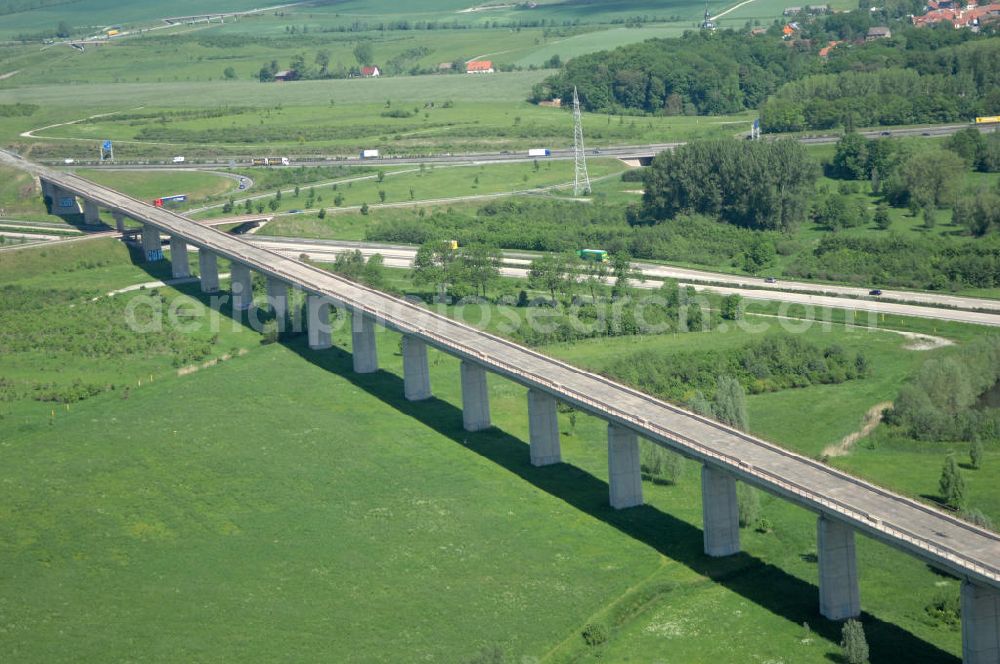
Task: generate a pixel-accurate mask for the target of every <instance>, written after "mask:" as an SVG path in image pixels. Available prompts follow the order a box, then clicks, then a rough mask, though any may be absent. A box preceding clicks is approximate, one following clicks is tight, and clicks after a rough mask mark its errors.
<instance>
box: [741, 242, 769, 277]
mask: <svg viewBox="0 0 1000 664" xmlns="http://www.w3.org/2000/svg"><path fill="white" fill-rule="evenodd" d="M776 255H777V253H776V252H775V250H774V243H773V242H771V241H770V240H769V239H767V238H766V237H764V236H763V235H761V234H759V233H755V234H754V235H753V238H752V239H751V241H750V243H749V245H748V246H747V248H746V250H745V251H744V252H743V269H744V270H746V271H747V272H749V273H750V274H757V273H758V272H760V271H761V270H763V269H764V268H766V267H769V266H770V265H771V264H773V263H774V259H775V257H776Z"/></svg>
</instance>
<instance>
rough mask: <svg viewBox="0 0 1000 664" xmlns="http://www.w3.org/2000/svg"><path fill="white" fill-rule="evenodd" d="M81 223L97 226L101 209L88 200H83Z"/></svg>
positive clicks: (99, 221)
mask: <svg viewBox="0 0 1000 664" xmlns="http://www.w3.org/2000/svg"><path fill="white" fill-rule="evenodd" d="M83 223H85V224H87V225H88V226H97V225H98V224H100V223H101V209H100V208H99V207H98V206H97V203H95V202H94V201H92V200H90V199H87V198H85V199H83Z"/></svg>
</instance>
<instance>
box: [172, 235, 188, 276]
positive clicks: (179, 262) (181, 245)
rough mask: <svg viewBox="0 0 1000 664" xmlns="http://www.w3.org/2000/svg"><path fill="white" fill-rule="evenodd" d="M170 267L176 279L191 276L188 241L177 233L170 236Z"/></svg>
mask: <svg viewBox="0 0 1000 664" xmlns="http://www.w3.org/2000/svg"><path fill="white" fill-rule="evenodd" d="M170 269H171V272H172V273H173V275H174V279H185V278H187V277H190V276H191V266H190V265H189V264H188V246H187V242H185V241H184V240H182V239H181V238H179V237H177V236H176V235H172V236H171V237H170Z"/></svg>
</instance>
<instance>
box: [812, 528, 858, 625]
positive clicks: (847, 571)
mask: <svg viewBox="0 0 1000 664" xmlns="http://www.w3.org/2000/svg"><path fill="white" fill-rule="evenodd" d="M816 529H817V544H816V550H817V552H818V555H819V612H820V613H821V614H823V615H824V616H826V617H827V618H829V619H830V620H846V619H847V618H854V617H856V616H858V615H860V614H861V593H860V591H859V590H858V563H857V556H856V554H855V552H854V529H853V528H851V527H850V526H848V525H846V524H843V523H840V522H839V521H834V520H832V519H829V518H827V517H825V516H820V517H819V520H818V522H817V526H816Z"/></svg>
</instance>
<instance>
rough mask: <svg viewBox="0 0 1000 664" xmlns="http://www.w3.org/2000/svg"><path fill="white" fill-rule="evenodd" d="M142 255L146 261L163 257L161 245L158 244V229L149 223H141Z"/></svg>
mask: <svg viewBox="0 0 1000 664" xmlns="http://www.w3.org/2000/svg"><path fill="white" fill-rule="evenodd" d="M142 255H143V256H145V258H146V260H147V261H148V262H152V261H158V260H162V259H163V245H161V244H160V231H159V230H158V229H157V228H156V227H155V226H153V225H151V224H143V225H142Z"/></svg>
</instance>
